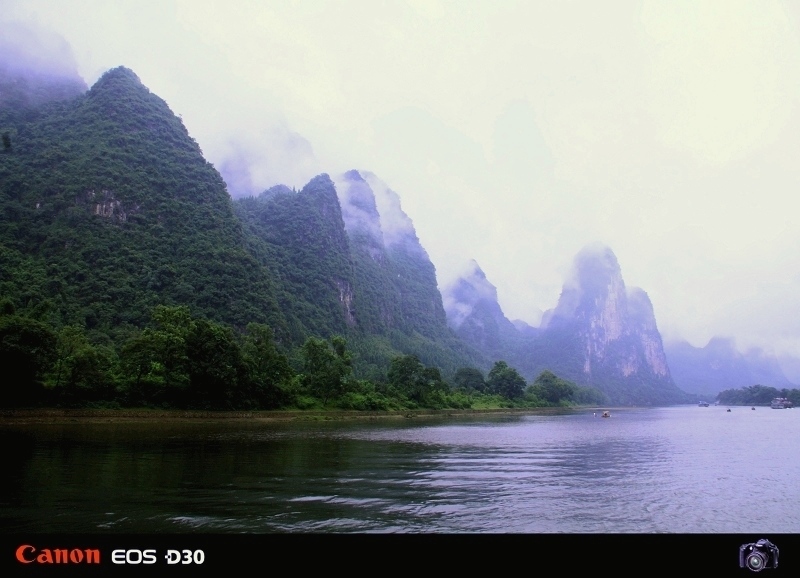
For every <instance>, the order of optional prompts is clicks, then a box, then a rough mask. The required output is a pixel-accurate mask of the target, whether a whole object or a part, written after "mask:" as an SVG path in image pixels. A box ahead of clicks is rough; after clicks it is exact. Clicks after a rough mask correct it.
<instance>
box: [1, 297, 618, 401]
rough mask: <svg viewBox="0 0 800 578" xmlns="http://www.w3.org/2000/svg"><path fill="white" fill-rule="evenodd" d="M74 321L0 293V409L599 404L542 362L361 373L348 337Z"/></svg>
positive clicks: (164, 312)
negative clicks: (22, 307)
mask: <svg viewBox="0 0 800 578" xmlns="http://www.w3.org/2000/svg"><path fill="white" fill-rule="evenodd" d="M91 335H92V334H91V332H88V331H87V330H86V328H85V327H82V326H79V325H62V326H60V327H55V326H54V325H53V324H51V323H49V322H47V321H46V320H44V319H42V318H38V319H37V318H36V317H35V316H33V315H31V312H23V313H19V312H17V311H16V309H15V307H14V305H13V303H12V302H11V301H10V300H8V299H5V300H3V301H2V302H1V303H0V363H3V364H4V366H5V367H7V368H12V369H13V370H14V371H13V375H14V376H15V379H10V380H6V382H5V383H4V385H3V389H2V391H0V406H2V407H32V406H61V407H87V406H88V407H157V408H175V409H221V410H233V409H276V408H299V409H309V408H319V409H323V408H341V409H356V410H390V409H415V408H432V409H444V408H469V407H487V406H491V405H494V406H498V407H503V406H505V407H536V406H548V405H571V404H576V403H600V402H602V401H603V399H602V394H600V392H598V391H597V390H591V391H589V390H587V388H580V387H578V386H576V385H574V384H572V383H570V382H567V381H564V380H561V379H559V378H558V377H556V376H555V375H553V374H552V373H550V372H544V373H543V374H542V375H540V376H539V378H538V379H537V380H536V381H535V382H534V383H533V384H531V385H530V386H527V384H526V383H525V380H524V379H523V378H522V377H521V376H520V374H519V373H518V372H517V370H516V369H514V368H512V367H510V366H509V365H508V364H507V363H506V362H504V361H498V362H496V363H495V364H494V367H493V368H492V369H491V371H490V372H489V373H488V375H487V376H486V377H484V375H483V373H482V372H481V371H480V370H479V369H477V368H469V367H465V368H461V369H459V370H458V371H457V372H456V374H455V376H454V379H453V383H452V385H451V384H450V383H448V382H447V381H446V380H445V379H444V378H443V377H442V374H441V372H440V370H439V369H438V368H437V367H435V366H426V365H425V364H424V363H423V362H422V361H420V359H419V358H418V357H417V356H415V355H398V356H395V357H393V358H392V359H391V361H390V363H389V365H388V367H386V368H384V372H383V374H381V375H377V376H376V378H375V379H358V378H356V376H355V375H354V372H353V361H354V353H353V352H352V351H351V350H350V349H349V348H348V343H347V341H346V339H345V338H344V337H342V336H334V337H332V338H330V339H322V338H318V337H309V338H307V339H306V341H305V342H304V343H303V345H302V346H300V347H298V348H294V349H292V350H289V351H286V350H283V349H281V348H280V347H279V345H278V344H277V342H276V340H275V337H274V333H273V331H272V329H271V328H270V327H269V326H267V325H265V324H261V323H250V324H248V325H247V326H246V328H245V329H244V330H243V331H236V330H234V328H233V327H231V326H228V325H225V324H222V323H218V322H215V321H210V320H208V319H205V318H202V317H196V316H193V315H192V314H191V311H190V310H189V308H188V307H186V306H172V307H168V306H164V305H160V306H157V307H155V308H154V310H153V311H152V315H151V319H150V322H149V323H148V324H147V326H146V327H144V328H143V329H141V330H132V331H130V332H129V333H128V335H127V337H126V338H125V339H124V340H123V341H121V342H120V343H119V344H118V345H115V344H113V343H108V342H103V341H102V340H100V341H98V340H93V339H92V337H91Z"/></svg>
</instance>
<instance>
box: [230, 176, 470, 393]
mask: <svg viewBox="0 0 800 578" xmlns="http://www.w3.org/2000/svg"><path fill="white" fill-rule="evenodd" d="M365 174H366V175H367V178H365V177H364V176H362V175H361V173H359V172H358V171H350V172H348V173H346V174H345V175H342V176H340V177H337V179H336V183H334V181H332V180H331V179H330V178H329V177H328V176H327V175H320V176H318V177H315V178H314V179H312V180H311V182H309V183H308V185H306V186H305V187H303V189H302V190H300V191H299V192H294V191H292V190H290V189H288V187H285V186H277V187H273V188H271V189H269V190H267V191H264V192H263V193H261V194H260V195H258V196H257V197H247V198H242V199H239V200H237V201H236V202H235V206H236V212H237V214H238V215H239V217H240V219H241V221H242V223H243V224H244V228H245V231H246V233H247V239H248V247H249V248H250V250H251V252H252V254H253V255H255V256H256V258H257V260H258V261H259V263H260V264H261V265H262V266H263V267H264V268H266V269H268V270H269V271H270V274H271V277H272V278H273V279H274V280H275V285H276V292H277V296H278V301H279V303H280V307H281V310H282V311H283V313H284V315H285V317H286V319H287V320H288V323H289V326H290V327H291V334H292V337H293V340H294V342H295V343H297V344H299V343H301V342H302V341H303V340H304V339H305V338H306V337H307V336H309V335H316V336H322V337H331V336H333V335H337V334H338V335H344V336H346V337H347V339H348V346H349V347H350V348H352V349H353V351H354V352H355V354H356V356H355V369H356V373H357V374H358V375H359V376H361V377H368V378H371V379H377V380H382V379H383V377H384V376H385V373H386V367H388V365H389V362H390V360H391V359H392V358H393V357H395V356H397V355H400V354H410V355H415V356H417V357H418V358H419V359H420V360H421V361H422V362H423V363H425V364H428V365H435V366H438V367H440V368H441V369H442V370H443V371H444V372H445V374H448V375H451V374H452V373H454V372H455V370H456V369H458V368H459V367H462V366H464V365H470V364H474V363H475V357H476V355H477V354H476V352H475V351H472V350H471V349H470V348H469V347H467V346H465V344H464V343H462V342H461V341H460V340H458V339H457V338H456V337H455V336H454V335H453V334H452V332H451V331H450V330H449V329H448V327H447V323H446V316H445V313H444V308H443V306H442V299H441V295H440V294H439V290H438V288H437V285H436V271H435V269H434V266H433V264H432V263H431V261H430V258H429V257H428V255H427V253H426V252H425V250H424V249H423V248H422V245H421V244H420V243H419V239H418V238H417V236H416V233H415V231H414V227H413V224H412V222H411V220H410V219H409V218H408V216H407V215H406V214H405V213H404V212H403V211H402V209H401V208H400V203H399V198H398V197H397V195H396V194H395V193H394V192H392V191H390V190H389V189H388V187H386V186H385V184H383V183H381V182H380V181H379V180H378V179H377V178H376V177H374V175H371V174H369V173H365ZM367 179H369V181H368V180H367ZM376 190H377V191H378V192H377V194H376V192H375V191H376ZM379 204H381V205H382V207H383V209H384V210H383V213H379V211H378V205H379Z"/></svg>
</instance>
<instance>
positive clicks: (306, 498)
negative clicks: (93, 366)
mask: <svg viewBox="0 0 800 578" xmlns="http://www.w3.org/2000/svg"><path fill="white" fill-rule="evenodd" d="M725 410H726V408H723V407H710V408H698V407H693V406H691V407H689V406H683V407H673V408H662V409H642V410H624V411H618V412H615V413H613V415H612V417H611V418H610V419H602V418H600V417H593V415H592V412H584V413H578V414H572V415H561V416H513V417H508V416H506V417H495V418H486V417H481V418H450V419H447V420H444V419H443V420H433V419H425V420H404V421H395V420H382V421H377V422H369V423H366V422H358V423H356V422H303V423H266V422H253V421H227V420H225V421H218V422H192V421H186V422H154V421H146V422H136V423H79V422H75V423H68V424H59V425H52V424H50V425H47V424H35V425H19V426H13V427H12V426H10V425H9V424H7V423H2V422H0V447H2V448H3V453H4V454H6V455H8V454H9V453H10V457H11V459H9V460H7V461H6V460H4V466H3V471H2V474H0V475H2V479H3V484H2V485H3V489H4V491H3V492H2V494H0V524H2V526H1V529H2V531H3V532H16V531H20V532H54V533H62V532H86V533H98V532H100V533H103V532H125V533H153V532H223V533H225V532H248V533H250V532H258V533H261V532H309V531H311V532H569V533H575V532H591V533H594V532H603V533H611V532H614V533H619V532H622V533H627V532H636V533H650V532H675V533H678V532H690V533H695V532H698V533H746V532H773V533H797V532H799V531H800V513H798V508H797V507H796V505H797V504H798V503H800V458H798V455H797V451H798V443H797V441H798V440H800V410H798V409H792V410H771V409H769V408H763V407H759V408H757V410H756V411H752V410H750V408H749V407H748V408H741V407H735V408H733V409H732V411H731V413H727V412H726V411H725Z"/></svg>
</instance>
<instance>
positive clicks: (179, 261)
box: [0, 67, 286, 334]
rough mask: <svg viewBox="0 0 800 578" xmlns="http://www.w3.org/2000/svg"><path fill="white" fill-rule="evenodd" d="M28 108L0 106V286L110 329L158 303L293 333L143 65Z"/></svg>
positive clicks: (60, 316)
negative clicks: (147, 81) (140, 72)
mask: <svg viewBox="0 0 800 578" xmlns="http://www.w3.org/2000/svg"><path fill="white" fill-rule="evenodd" d="M19 110H20V109H19V108H18V107H13V106H5V107H3V109H2V110H1V111H0V133H3V134H8V135H10V136H9V139H8V140H9V141H10V143H8V144H9V146H7V147H5V149H4V150H3V151H2V152H1V153H0V271H1V272H2V273H0V294H2V295H3V296H4V297H5V298H8V299H10V300H11V301H12V303H14V304H15V305H16V306H17V307H22V308H31V307H36V306H37V305H40V306H42V307H45V308H47V309H48V310H49V311H50V318H51V319H52V321H53V322H54V323H56V324H57V325H62V324H76V325H80V326H85V327H87V328H88V329H89V330H93V329H94V330H99V331H102V332H103V333H106V334H113V333H115V332H117V331H119V330H124V328H125V327H126V326H138V327H141V326H143V325H144V324H145V323H146V322H147V321H148V320H149V318H150V314H151V311H152V310H153V308H154V307H155V306H156V305H159V304H166V305H188V306H190V307H191V309H192V311H193V312H194V313H195V314H197V315H200V316H204V317H207V318H209V319H215V320H219V321H223V322H226V323H229V324H232V325H235V326H240V327H243V326H244V324H246V323H248V322H251V321H258V322H265V323H270V324H271V325H273V326H274V327H275V328H276V329H277V330H278V333H279V334H281V333H285V331H286V324H285V322H284V320H283V316H282V315H281V313H280V310H279V308H278V306H277V300H276V298H275V292H274V289H273V287H272V285H271V281H270V278H269V276H268V274H267V272H266V271H265V270H264V269H263V268H261V267H259V266H258V264H257V262H256V261H255V260H254V259H253V257H252V256H251V255H250V254H249V253H248V252H247V251H246V249H245V243H244V236H243V232H242V229H241V225H240V223H239V222H238V220H237V219H236V217H235V216H234V214H233V208H232V204H231V200H230V197H229V196H228V193H227V191H226V188H225V183H224V182H223V181H222V179H221V177H220V176H219V173H217V171H216V170H215V169H214V167H213V166H212V165H211V164H209V163H208V162H207V161H206V160H205V158H203V154H202V151H201V150H200V147H199V146H198V145H197V143H196V142H195V141H194V140H193V139H192V138H191V137H190V136H189V134H188V132H187V131H186V128H185V127H184V126H183V123H182V122H181V120H180V119H179V118H178V117H176V116H175V115H174V114H173V113H172V112H171V111H170V109H169V107H168V106H167V104H166V103H165V102H164V101H163V100H162V99H160V98H159V97H157V96H156V95H154V94H152V93H151V92H150V91H149V90H148V89H147V88H145V87H144V86H143V85H142V83H141V82H140V81H139V78H138V77H137V76H136V75H135V74H134V73H133V72H132V71H130V70H128V69H126V68H121V67H120V68H116V69H113V70H110V71H108V72H107V73H106V74H104V75H103V76H102V78H100V79H99V80H98V81H97V83H96V84H95V85H94V86H93V87H92V88H91V89H90V90H89V91H88V92H85V93H82V94H79V95H77V96H75V97H73V98H69V99H62V100H56V101H51V102H44V103H42V104H40V105H39V106H36V107H34V108H32V109H31V108H29V109H27V111H26V114H24V115H20V114H17V113H18V111H19Z"/></svg>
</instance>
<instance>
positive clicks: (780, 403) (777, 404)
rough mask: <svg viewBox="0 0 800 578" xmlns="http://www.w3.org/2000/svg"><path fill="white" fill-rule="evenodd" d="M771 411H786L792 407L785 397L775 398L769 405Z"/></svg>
mask: <svg viewBox="0 0 800 578" xmlns="http://www.w3.org/2000/svg"><path fill="white" fill-rule="evenodd" d="M770 407H772V409H788V408H790V407H792V402H791V401H789V400H788V399H787V398H785V397H776V398H775V399H773V400H772V403H771V404H770Z"/></svg>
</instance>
